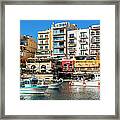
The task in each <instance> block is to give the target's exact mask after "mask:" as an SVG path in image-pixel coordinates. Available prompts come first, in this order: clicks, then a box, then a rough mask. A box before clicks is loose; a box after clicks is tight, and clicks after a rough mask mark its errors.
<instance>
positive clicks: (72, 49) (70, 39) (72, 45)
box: [67, 30, 79, 59]
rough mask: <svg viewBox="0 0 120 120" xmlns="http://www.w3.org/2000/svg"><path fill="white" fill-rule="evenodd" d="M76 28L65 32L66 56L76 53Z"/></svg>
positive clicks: (70, 56)
mask: <svg viewBox="0 0 120 120" xmlns="http://www.w3.org/2000/svg"><path fill="white" fill-rule="evenodd" d="M77 36H78V30H71V31H68V32H67V53H68V58H70V59H71V58H73V57H74V56H75V55H76V54H77V46H79V45H78V43H77V42H78V38H77Z"/></svg>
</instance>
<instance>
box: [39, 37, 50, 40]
mask: <svg viewBox="0 0 120 120" xmlns="http://www.w3.org/2000/svg"><path fill="white" fill-rule="evenodd" d="M47 39H49V38H47V37H46V38H38V40H47Z"/></svg>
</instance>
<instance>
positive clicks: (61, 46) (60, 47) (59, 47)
mask: <svg viewBox="0 0 120 120" xmlns="http://www.w3.org/2000/svg"><path fill="white" fill-rule="evenodd" d="M64 47H65V46H64V45H59V46H54V49H62V48H64Z"/></svg>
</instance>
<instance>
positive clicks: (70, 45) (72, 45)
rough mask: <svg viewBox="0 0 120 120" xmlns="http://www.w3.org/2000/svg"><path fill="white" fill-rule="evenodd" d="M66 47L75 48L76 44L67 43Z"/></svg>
mask: <svg viewBox="0 0 120 120" xmlns="http://www.w3.org/2000/svg"><path fill="white" fill-rule="evenodd" d="M68 46H69V47H76V44H75V43H69V45H68Z"/></svg>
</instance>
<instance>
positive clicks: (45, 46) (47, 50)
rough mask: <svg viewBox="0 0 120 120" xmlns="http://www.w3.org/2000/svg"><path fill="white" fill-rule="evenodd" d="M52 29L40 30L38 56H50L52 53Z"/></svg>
mask: <svg viewBox="0 0 120 120" xmlns="http://www.w3.org/2000/svg"><path fill="white" fill-rule="evenodd" d="M51 47H52V46H51V30H45V31H39V32H38V46H37V52H36V57H39V58H48V57H50V55H51Z"/></svg>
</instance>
